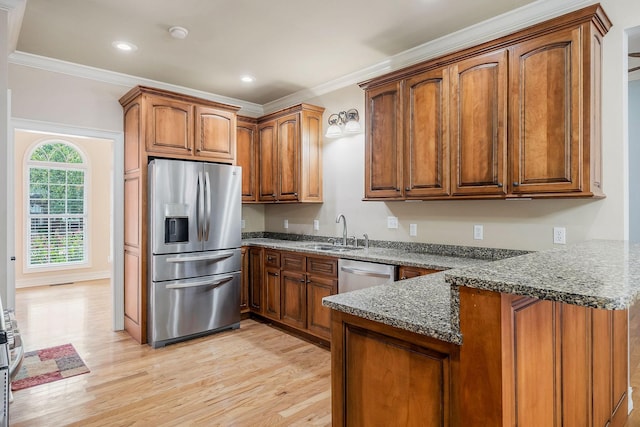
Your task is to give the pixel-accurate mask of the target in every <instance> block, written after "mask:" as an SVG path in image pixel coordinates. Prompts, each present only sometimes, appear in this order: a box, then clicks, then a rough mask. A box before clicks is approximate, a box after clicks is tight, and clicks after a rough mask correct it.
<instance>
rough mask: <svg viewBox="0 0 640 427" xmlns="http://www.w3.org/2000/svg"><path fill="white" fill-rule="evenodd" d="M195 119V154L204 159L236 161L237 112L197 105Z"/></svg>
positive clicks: (221, 161)
mask: <svg viewBox="0 0 640 427" xmlns="http://www.w3.org/2000/svg"><path fill="white" fill-rule="evenodd" d="M195 119H196V123H195V135H194V138H195V155H196V156H198V157H200V158H202V159H203V160H206V159H208V160H210V161H213V162H220V163H234V162H235V160H236V113H235V112H232V111H224V110H220V109H217V108H212V107H204V106H200V105H196V107H195Z"/></svg>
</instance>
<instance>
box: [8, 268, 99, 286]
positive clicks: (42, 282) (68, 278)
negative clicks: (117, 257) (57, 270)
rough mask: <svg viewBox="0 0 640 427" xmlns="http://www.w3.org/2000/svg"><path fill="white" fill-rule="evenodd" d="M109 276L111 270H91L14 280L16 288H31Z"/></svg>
mask: <svg viewBox="0 0 640 427" xmlns="http://www.w3.org/2000/svg"><path fill="white" fill-rule="evenodd" d="M109 277H111V272H110V271H109V270H106V271H93V272H89V273H68V274H56V275H52V276H51V277H39V278H36V279H25V280H16V289H20V288H31V287H34V286H47V285H59V284H62V283H75V282H84V281H86V280H99V279H108V278H109Z"/></svg>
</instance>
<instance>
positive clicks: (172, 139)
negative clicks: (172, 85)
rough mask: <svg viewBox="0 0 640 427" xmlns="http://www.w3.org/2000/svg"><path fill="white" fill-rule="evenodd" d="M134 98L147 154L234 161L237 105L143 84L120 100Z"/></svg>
mask: <svg viewBox="0 0 640 427" xmlns="http://www.w3.org/2000/svg"><path fill="white" fill-rule="evenodd" d="M136 97H140V103H141V109H142V110H141V114H142V117H143V120H144V123H145V127H144V129H146V133H145V147H146V152H147V154H148V155H149V156H160V157H168V158H176V159H187V160H207V161H212V162H219V163H229V164H233V163H235V161H236V111H238V109H239V107H234V106H231V105H225V104H219V103H217V102H212V101H207V100H204V99H200V98H193V97H190V96H187V95H181V94H178V93H174V92H168V91H163V90H160V89H154V88H148V87H143V86H137V87H135V88H133V89H132V90H131V91H130V92H129V93H127V94H126V95H125V96H124V97H123V99H125V98H126V99H134V98H136Z"/></svg>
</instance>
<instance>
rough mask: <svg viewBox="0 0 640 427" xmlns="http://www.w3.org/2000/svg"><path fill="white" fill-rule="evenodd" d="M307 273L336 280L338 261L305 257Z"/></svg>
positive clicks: (335, 259)
mask: <svg viewBox="0 0 640 427" xmlns="http://www.w3.org/2000/svg"><path fill="white" fill-rule="evenodd" d="M307 273H309V274H320V275H323V276H327V277H333V278H337V277H338V259H337V258H316V257H307Z"/></svg>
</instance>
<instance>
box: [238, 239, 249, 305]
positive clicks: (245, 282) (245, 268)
mask: <svg viewBox="0 0 640 427" xmlns="http://www.w3.org/2000/svg"><path fill="white" fill-rule="evenodd" d="M240 254H241V256H242V261H241V265H242V271H241V276H240V277H241V280H240V313H246V312H248V311H249V281H250V280H251V273H250V272H251V269H250V267H249V248H247V247H246V246H243V247H242V248H241V249H240Z"/></svg>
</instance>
